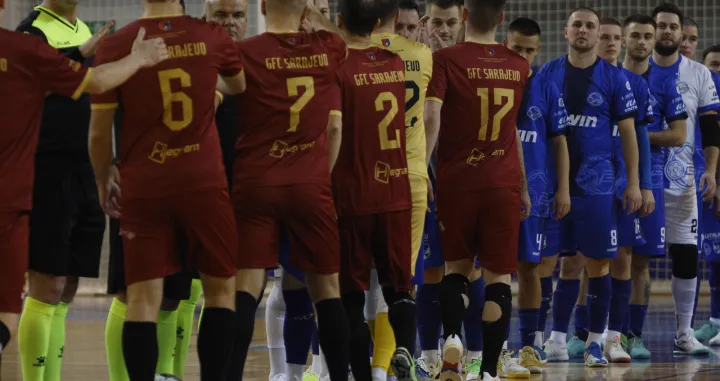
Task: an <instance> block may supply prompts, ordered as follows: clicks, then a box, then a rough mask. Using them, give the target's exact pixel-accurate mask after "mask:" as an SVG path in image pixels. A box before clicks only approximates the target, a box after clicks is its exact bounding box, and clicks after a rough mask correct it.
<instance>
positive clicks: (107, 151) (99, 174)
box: [88, 107, 115, 206]
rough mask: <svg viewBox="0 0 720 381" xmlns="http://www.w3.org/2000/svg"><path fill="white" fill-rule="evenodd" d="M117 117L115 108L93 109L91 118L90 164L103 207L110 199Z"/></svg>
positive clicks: (89, 139)
mask: <svg viewBox="0 0 720 381" xmlns="http://www.w3.org/2000/svg"><path fill="white" fill-rule="evenodd" d="M114 117H115V108H95V107H93V110H92V116H91V118H90V132H89V138H88V151H89V153H90V163H91V164H92V167H93V171H94V172H95V184H96V185H97V188H98V196H99V200H100V204H101V205H103V206H104V205H105V202H106V201H107V199H108V185H109V182H110V173H111V168H112V165H113V159H114V157H113V138H112V126H113V119H114Z"/></svg>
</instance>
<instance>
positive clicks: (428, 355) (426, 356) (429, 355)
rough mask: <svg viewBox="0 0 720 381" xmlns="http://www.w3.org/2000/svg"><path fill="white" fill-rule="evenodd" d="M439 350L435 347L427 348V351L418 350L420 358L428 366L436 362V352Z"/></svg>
mask: <svg viewBox="0 0 720 381" xmlns="http://www.w3.org/2000/svg"><path fill="white" fill-rule="evenodd" d="M439 353H440V351H438V350H437V349H433V350H429V351H421V352H420V358H421V359H423V361H425V363H426V364H428V365H430V366H435V363H437V359H438V354H439Z"/></svg>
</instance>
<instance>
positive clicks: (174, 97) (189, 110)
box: [158, 69, 193, 131]
mask: <svg viewBox="0 0 720 381" xmlns="http://www.w3.org/2000/svg"><path fill="white" fill-rule="evenodd" d="M158 79H159V80H160V93H161V94H162V99H163V109H164V111H163V123H164V124H165V125H166V126H167V128H169V129H171V130H172V131H180V130H182V129H184V128H185V127H187V126H189V125H190V123H191V122H192V119H193V101H192V99H191V98H190V97H189V96H188V95H187V94H185V93H183V92H182V91H176V92H173V91H172V87H171V86H170V82H171V81H172V80H174V79H175V80H180V87H182V88H187V87H190V86H192V81H191V80H190V74H188V73H187V72H186V71H185V70H183V69H169V70H163V71H160V72H158ZM173 103H180V105H181V106H182V119H180V120H175V119H173Z"/></svg>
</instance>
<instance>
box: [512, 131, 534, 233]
mask: <svg viewBox="0 0 720 381" xmlns="http://www.w3.org/2000/svg"><path fill="white" fill-rule="evenodd" d="M521 142H522V140H521V139H520V131H519V130H518V129H517V128H515V144H517V147H518V159H519V160H520V181H521V182H522V189H521V190H520V192H521V196H520V198H521V200H522V206H523V210H522V214H521V217H520V221H524V220H525V219H527V218H528V217H530V208H531V207H532V204H531V202H530V193H529V191H528V182H527V173H526V172H525V153H524V152H523V148H522V143H521Z"/></svg>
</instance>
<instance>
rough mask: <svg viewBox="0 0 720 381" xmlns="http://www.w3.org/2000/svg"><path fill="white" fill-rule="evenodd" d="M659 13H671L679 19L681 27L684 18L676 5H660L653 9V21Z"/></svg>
mask: <svg viewBox="0 0 720 381" xmlns="http://www.w3.org/2000/svg"><path fill="white" fill-rule="evenodd" d="M659 13H672V14H675V15H677V16H678V18H680V25H683V23H684V17H683V13H682V11H681V10H680V8H678V7H677V5H675V4H672V3H662V4H660V5H658V6H657V7H655V9H653V11H652V18H653V19H655V18H656V17H657V15H658V14H659Z"/></svg>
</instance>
